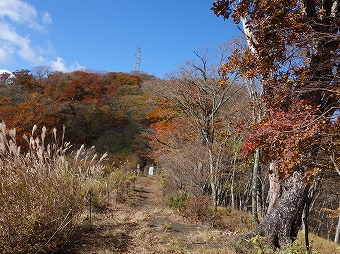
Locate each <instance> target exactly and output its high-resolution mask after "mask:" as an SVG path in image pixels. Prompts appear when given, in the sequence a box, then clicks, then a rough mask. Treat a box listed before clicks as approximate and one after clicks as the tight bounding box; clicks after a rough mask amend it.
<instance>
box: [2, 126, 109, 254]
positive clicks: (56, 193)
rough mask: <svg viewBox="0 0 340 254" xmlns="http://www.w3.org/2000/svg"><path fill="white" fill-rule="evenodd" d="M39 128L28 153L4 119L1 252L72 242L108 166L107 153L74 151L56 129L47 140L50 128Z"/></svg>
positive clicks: (30, 139)
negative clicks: (83, 213)
mask: <svg viewBox="0 0 340 254" xmlns="http://www.w3.org/2000/svg"><path fill="white" fill-rule="evenodd" d="M36 132H37V127H36V126H34V127H33V130H32V133H31V134H30V136H29V137H27V136H26V137H25V140H26V141H27V144H28V150H27V151H25V152H24V151H22V150H21V148H20V147H19V146H18V145H17V143H16V133H15V130H8V129H7V128H6V125H5V124H4V123H1V124H0V253H39V252H42V251H43V252H46V251H48V250H52V249H56V248H58V247H59V246H61V245H62V244H64V243H65V242H67V240H68V239H69V237H70V235H71V234H72V232H73V230H74V228H75V225H77V223H78V222H79V217H80V215H81V213H82V211H83V209H84V207H85V206H86V204H87V202H88V194H89V191H90V190H92V189H95V188H96V185H98V182H101V180H100V179H101V177H102V172H103V171H104V169H105V166H103V163H102V161H103V160H104V158H105V156H106V155H105V154H104V155H103V156H101V157H99V156H98V155H97V154H96V153H95V152H94V150H93V149H85V147H84V146H82V147H80V148H79V149H78V150H76V151H74V152H71V148H72V146H71V145H70V143H67V142H63V141H60V142H58V138H57V131H56V130H55V129H54V130H53V131H52V134H51V135H52V141H51V142H50V143H48V144H45V140H46V135H47V134H46V133H47V131H46V128H45V127H43V128H42V130H41V132H40V133H39V134H38V133H36ZM61 140H62V139H61Z"/></svg>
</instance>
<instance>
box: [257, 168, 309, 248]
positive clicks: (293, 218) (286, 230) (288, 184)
mask: <svg viewBox="0 0 340 254" xmlns="http://www.w3.org/2000/svg"><path fill="white" fill-rule="evenodd" d="M304 173H305V169H304V168H302V167H301V168H299V170H297V171H295V172H294V173H293V175H292V176H291V177H289V178H287V179H285V180H284V181H282V182H281V185H280V186H281V188H280V189H278V188H275V191H276V192H277V191H279V192H280V193H276V194H277V195H275V197H273V198H274V199H276V201H275V202H272V203H273V204H272V207H271V208H270V209H269V210H268V213H267V214H266V215H265V217H264V219H263V220H262V222H261V223H260V224H259V225H258V227H257V228H256V229H255V231H254V234H259V235H266V236H268V237H269V240H270V241H271V244H272V245H273V246H275V247H279V248H282V247H284V246H285V245H287V244H289V243H291V241H294V240H295V239H296V237H297V234H298V230H299V228H300V225H301V217H302V211H303V207H304V205H305V202H306V198H307V194H308V189H309V183H308V181H306V180H305V178H304Z"/></svg>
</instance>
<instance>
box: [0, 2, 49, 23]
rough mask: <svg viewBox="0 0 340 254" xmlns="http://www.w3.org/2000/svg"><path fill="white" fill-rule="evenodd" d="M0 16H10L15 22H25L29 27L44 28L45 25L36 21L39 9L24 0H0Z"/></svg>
mask: <svg viewBox="0 0 340 254" xmlns="http://www.w3.org/2000/svg"><path fill="white" fill-rule="evenodd" d="M0 17H2V18H8V19H10V20H11V21H13V22H15V23H19V24H24V25H26V26H28V27H29V28H33V29H37V30H42V29H43V26H42V25H40V24H39V23H38V22H37V21H36V19H37V17H38V12H37V10H36V9H35V8H34V7H33V6H32V5H30V4H29V3H27V2H24V1H22V0H2V1H0Z"/></svg>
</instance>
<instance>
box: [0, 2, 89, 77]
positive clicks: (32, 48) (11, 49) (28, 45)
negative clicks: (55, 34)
mask: <svg viewBox="0 0 340 254" xmlns="http://www.w3.org/2000/svg"><path fill="white" fill-rule="evenodd" d="M51 23H52V18H51V15H50V13H49V12H46V11H45V12H38V11H37V10H36V8H35V7H34V6H32V5H31V4H29V3H28V2H27V1H26V0H0V64H4V65H5V64H9V63H10V62H11V61H12V60H13V59H15V57H18V58H20V59H21V60H24V61H26V62H28V63H29V64H30V65H31V66H33V67H34V66H39V65H50V66H51V68H52V69H53V70H56V71H63V72H69V71H74V70H78V69H82V68H84V67H83V66H81V65H80V64H79V63H78V62H75V63H74V64H71V65H70V66H66V64H65V62H64V60H63V59H62V58H61V57H57V59H56V60H50V59H49V58H50V56H51V55H55V54H56V50H55V49H54V47H53V46H52V44H51V42H50V41H47V43H46V45H45V46H44V47H43V46H41V45H36V44H34V43H33V42H32V40H31V38H32V37H31V36H29V35H27V34H22V33H19V32H18V31H19V28H25V29H24V30H27V29H28V30H34V31H35V33H42V32H45V31H46V29H47V27H48V25H50V24H51ZM21 30H22V29H21Z"/></svg>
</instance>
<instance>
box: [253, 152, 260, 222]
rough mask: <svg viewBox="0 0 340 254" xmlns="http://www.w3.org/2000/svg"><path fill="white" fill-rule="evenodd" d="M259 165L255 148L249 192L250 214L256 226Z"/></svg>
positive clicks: (257, 218) (258, 153) (258, 157)
mask: <svg viewBox="0 0 340 254" xmlns="http://www.w3.org/2000/svg"><path fill="white" fill-rule="evenodd" d="M259 164H260V148H256V150H255V156H254V166H253V179H252V192H251V213H252V215H253V221H254V222H255V223H256V224H259V217H258V213H257V210H258V203H257V199H258V197H257V196H258V180H257V175H258V172H259Z"/></svg>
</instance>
